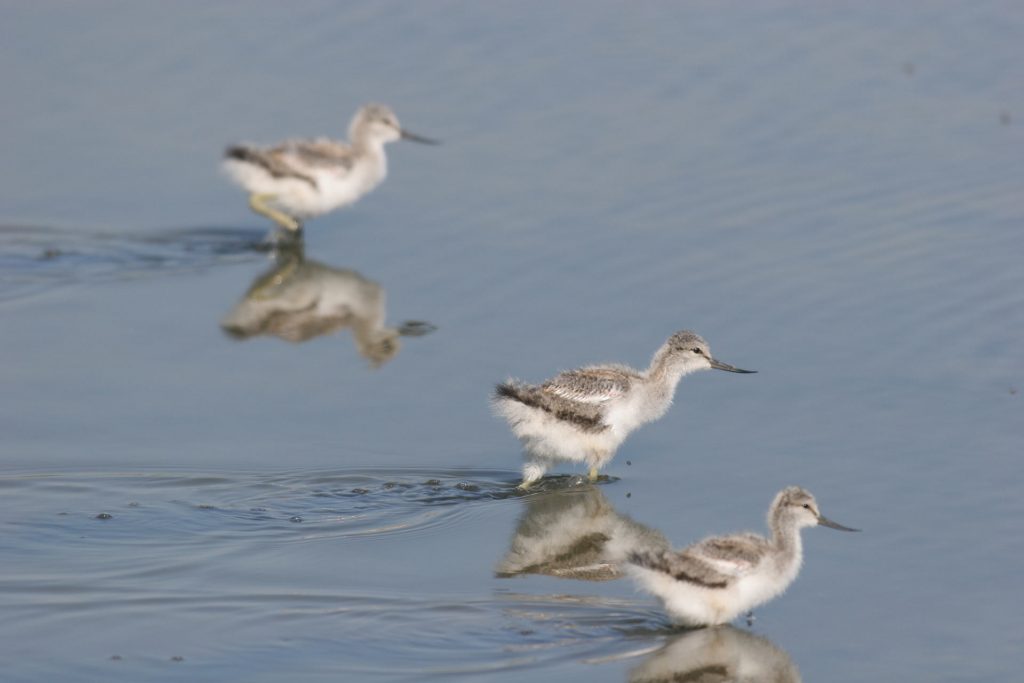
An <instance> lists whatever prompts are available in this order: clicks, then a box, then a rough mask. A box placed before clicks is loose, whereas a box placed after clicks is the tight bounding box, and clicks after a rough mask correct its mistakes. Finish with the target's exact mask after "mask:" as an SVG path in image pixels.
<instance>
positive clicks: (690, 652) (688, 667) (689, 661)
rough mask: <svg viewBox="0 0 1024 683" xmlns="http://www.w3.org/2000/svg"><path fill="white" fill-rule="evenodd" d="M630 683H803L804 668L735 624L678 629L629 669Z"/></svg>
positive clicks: (778, 649)
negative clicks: (663, 643) (677, 632)
mask: <svg viewBox="0 0 1024 683" xmlns="http://www.w3.org/2000/svg"><path fill="white" fill-rule="evenodd" d="M629 681H630V683H661V682H665V683H667V682H669V681H694V682H695V683H696V682H698V681H699V682H700V683H718V682H721V683H725V682H726V681H732V682H735V681H758V682H768V681H772V682H773V683H800V672H799V671H798V670H797V668H796V664H794V663H793V660H792V659H791V658H790V656H789V655H788V654H787V653H786V652H785V651H784V650H782V649H781V648H779V647H778V646H776V645H775V644H774V643H772V642H771V641H769V640H768V639H766V638H761V637H759V636H755V635H753V634H752V633H748V632H746V631H741V630H740V629H737V628H734V627H732V626H714V627H711V628H703V629H699V630H694V631H685V632H683V633H680V634H679V635H678V636H676V637H674V638H673V639H671V640H670V641H669V642H668V643H667V644H666V645H665V646H664V647H662V648H660V649H659V650H657V651H656V652H654V654H652V655H651V656H650V657H648V658H647V660H646V661H644V663H643V664H641V665H640V666H638V667H636V668H634V669H633V670H632V671H630V672H629Z"/></svg>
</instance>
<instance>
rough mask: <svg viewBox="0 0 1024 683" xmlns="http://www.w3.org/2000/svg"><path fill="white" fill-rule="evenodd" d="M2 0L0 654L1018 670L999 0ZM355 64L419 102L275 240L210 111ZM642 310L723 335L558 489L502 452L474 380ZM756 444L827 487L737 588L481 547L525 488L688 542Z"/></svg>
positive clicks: (1017, 234)
mask: <svg viewBox="0 0 1024 683" xmlns="http://www.w3.org/2000/svg"><path fill="white" fill-rule="evenodd" d="M2 13H3V21H2V22H0V82H2V83H3V84H4V92H5V97H4V106H3V107H0V143H2V148H0V149H2V152H3V153H2V154H0V319H2V323H0V349H2V350H3V355H2V360H0V384H2V386H3V388H4V391H2V392H0V434H2V435H3V437H2V439H0V558H2V559H3V562H2V569H0V661H2V662H3V672H4V673H3V676H2V677H3V679H4V680H11V681H41V680H61V681H92V680H100V679H102V680H126V681H127V680H153V681H160V680H181V679H183V678H187V679H189V680H197V681H199V680H211V681H213V680H216V681H224V680H243V679H244V680H255V681H262V680H266V681H271V680H275V681H276V680H282V679H286V678H287V679H289V680H321V679H322V680H350V679H369V680H425V679H426V680H449V679H453V678H459V679H463V680H489V681H514V680H523V679H526V678H529V679H530V680H536V681H548V680H551V681H554V680H559V681H561V680H566V679H567V678H569V679H576V678H583V677H586V678H587V679H588V680H594V681H606V680H607V681H621V680H630V679H632V680H666V679H668V678H670V677H671V676H672V675H677V676H681V675H684V674H685V672H688V671H690V672H692V671H693V670H695V669H700V668H701V667H707V666H715V665H717V664H716V663H715V662H711V661H709V660H708V657H710V654H709V653H712V652H714V653H726V654H728V656H729V657H731V658H732V661H745V662H751V663H753V664H757V665H761V666H769V665H770V666H774V667H776V668H777V669H780V670H784V671H785V672H788V673H786V674H785V675H786V676H789V679H792V676H793V675H794V674H795V672H796V671H799V674H798V675H800V676H802V677H803V679H805V680H832V681H847V680H849V681H854V680H865V679H871V678H880V677H883V676H884V677H886V678H893V679H902V680H928V681H936V680H941V681H961V680H968V679H969V680H978V681H1003V680H1008V679H1011V678H1012V677H1014V676H1016V675H1019V670H1020V668H1021V666H1022V665H1024V655H1022V652H1024V626H1022V625H1021V621H1020V612H1021V606H1022V605H1021V601H1020V600H1019V599H1017V598H1016V597H1015V596H1017V595H1018V594H1019V590H1018V583H1019V577H1020V576H1021V573H1022V572H1024V537H1022V536H1021V534H1020V526H1021V521H1022V520H1024V468H1022V464H1021V453H1022V446H1024V415H1022V410H1024V408H1022V406H1024V404H1022V402H1021V401H1022V397H1021V391H1022V390H1024V350H1022V345H1021V343H1020V340H1021V339H1022V338H1024V268H1022V267H1021V264H1020V261H1021V255H1022V254H1024V233H1022V232H1021V226H1022V224H1024V199H1022V198H1024V194H1022V192H1021V188H1022V181H1024V156H1022V155H1021V153H1020V151H1021V148H1022V143H1024V88H1022V87H1021V86H1022V85H1024V82H1022V79H1021V71H1020V67H1019V63H1020V44H1021V36H1022V34H1024V11H1022V10H1021V8H1020V6H1019V4H1018V3H1013V2H1005V1H1004V2H971V3H967V2H939V3H934V2H933V3H924V2H909V3H898V4H893V3H881V2H876V3H858V4H857V5H856V6H848V7H831V6H828V7H826V6H812V5H810V4H790V3H761V4H758V5H757V6H756V7H750V6H748V5H747V4H744V3H685V4H684V3H671V4H670V3H652V4H638V5H630V6H628V7H625V6H621V5H618V4H614V3H564V4H557V5H554V6H552V5H551V4H550V3H510V4H507V5H500V6H497V5H492V4H490V3H487V4H484V3H459V2H448V3H441V2H432V3H416V4H408V3H384V2H372V3H371V2H366V3H346V4H345V5H344V6H339V5H338V4H337V3H331V2H322V3H314V2H309V3H302V4H301V5H299V6H297V7H285V6H283V5H281V6H279V5H278V4H276V3H255V4H254V3H242V2H237V3H218V4H216V5H215V6H211V5H208V4H205V3H114V2H110V3H105V2H96V3H88V4H82V5H74V4H66V3H32V4H14V3H10V4H7V5H6V6H4V8H3V10H2ZM367 101H382V102H386V103H388V104H390V105H392V106H393V107H394V109H395V110H396V112H397V113H398V115H399V116H400V117H401V119H402V122H403V124H404V125H406V126H407V127H408V128H410V129H412V130H414V131H417V132H420V133H422V134H424V135H430V136H435V137H438V138H441V139H443V140H444V141H445V144H444V145H443V146H441V147H437V148H427V147H420V146H416V145H402V144H396V145H393V146H391V147H389V160H390V164H391V173H390V176H389V178H388V180H387V182H386V183H385V184H384V185H382V186H381V187H380V188H379V189H378V190H377V191H376V192H374V193H373V194H372V195H370V196H368V197H366V198H365V199H364V200H362V201H361V202H359V203H358V204H357V205H355V206H354V207H351V208H349V209H347V210H345V211H342V212H338V213H335V214H333V215H330V216H326V217H323V218H320V219H317V220H315V221H312V222H310V224H309V225H308V226H307V230H306V233H307V239H306V245H305V256H306V261H305V263H306V264H308V263H310V262H313V263H314V264H315V266H316V267H315V268H313V269H307V268H305V267H304V269H303V270H302V271H301V272H302V276H301V278H296V279H286V280H285V282H284V284H283V285H275V284H273V278H274V274H275V273H277V272H278V269H280V268H290V267H291V266H290V264H289V263H288V262H287V260H286V259H282V258H280V257H279V258H278V259H277V260H276V261H275V260H274V257H273V255H272V254H271V253H269V252H268V251H267V250H266V248H265V247H263V246H261V240H262V237H263V236H264V235H265V234H266V230H267V226H266V225H264V223H263V222H261V220H260V219H259V218H258V217H256V216H253V215H251V214H250V213H249V212H248V210H247V207H246V204H245V198H244V196H243V195H241V194H240V193H239V192H238V191H237V190H235V189H234V188H233V187H231V186H230V185H229V184H228V183H227V182H226V181H224V180H223V179H222V178H221V177H219V174H218V171H217V163H218V157H219V154H220V152H221V150H222V148H223V147H224V145H225V144H227V143H230V142H235V141H239V140H253V141H263V142H269V141H273V140H275V139H278V138H281V137H284V136H287V135H309V136H313V135H324V134H330V135H337V136H341V135H343V134H344V130H345V127H346V125H347V122H348V119H349V117H350V116H351V114H352V112H353V111H354V110H355V109H356V108H357V107H358V106H359V105H360V104H362V103H364V102H367ZM268 283H270V284H268ZM254 294H255V296H253V295H254ZM357 294H358V296H357ZM332 297H333V298H332ZM268 301H270V302H272V303H275V305H276V306H277V308H273V307H271V308H273V310H272V311H270V312H269V313H268V312H267V308H268V306H269V304H268ZM310 301H320V302H330V301H334V302H335V303H338V302H340V303H338V305H339V306H342V307H344V306H351V305H353V304H352V303H351V302H353V301H357V302H359V303H360V304H361V305H363V306H364V308H365V310H364V311H363V313H361V314H360V315H356V316H355V317H349V318H344V319H335V320H333V321H328V322H323V320H319V321H314V320H311V319H309V318H308V317H302V314H301V310H302V309H303V306H307V307H308V304H309V302H310ZM254 302H255V303H254ZM304 302H305V303H304ZM367 302H370V303H367ZM243 305H246V306H249V309H247V310H248V311H249V312H250V313H252V311H253V310H254V308H253V307H258V308H259V311H258V313H259V315H257V316H256V318H258V320H259V322H260V324H259V325H256V327H254V328H253V330H255V331H254V332H253V333H252V334H249V333H245V334H241V333H239V331H238V329H236V328H234V327H232V324H231V323H230V321H232V320H235V318H233V317H232V315H233V314H237V312H238V310H239V307H240V306H243ZM345 310H348V309H347V308H346V309H345ZM360 310H363V309H360ZM296 316H298V317H296ZM252 319H255V318H247V320H252ZM367 321H369V322H367ZM226 328H227V329H226ZM680 328H690V329H694V330H697V331H698V332H700V333H701V334H702V335H703V336H704V337H705V338H707V340H708V341H709V342H710V344H711V346H712V349H713V351H714V352H715V355H716V356H718V357H720V358H722V359H723V360H725V361H727V362H729V363H734V364H736V365H739V366H740V367H750V368H754V369H757V370H759V371H760V372H759V374H757V375H751V376H738V375H727V374H726V373H702V374H698V375H696V376H692V377H688V378H687V379H686V380H684V383H683V384H682V385H681V387H680V391H679V393H678V395H677V398H676V405H675V406H674V407H673V408H672V410H671V411H670V412H669V414H668V415H667V416H666V417H665V418H664V419H662V420H661V421H659V422H657V423H655V424H653V425H650V426H648V427H646V428H644V429H643V430H641V431H639V432H637V433H636V434H634V435H633V436H631V437H630V439H629V440H628V441H627V442H626V444H625V445H624V446H623V448H622V449H621V451H620V453H619V455H618V456H617V458H616V459H615V460H614V461H613V462H612V464H611V466H610V467H609V469H608V474H609V475H611V479H610V480H609V481H606V482H604V483H602V484H601V485H600V486H598V487H597V488H591V487H586V486H580V485H578V484H577V483H576V482H575V480H572V479H568V478H561V479H556V480H554V481H553V482H552V483H551V484H550V486H548V487H546V489H544V490H541V491H538V492H537V493H534V494H531V495H530V496H527V497H522V496H518V495H515V493H514V491H513V486H514V484H515V481H516V476H517V471H518V467H519V464H520V460H519V454H518V444H517V443H516V442H515V440H514V439H513V438H512V436H511V435H510V434H509V433H508V430H507V428H506V427H505V425H504V424H502V423H501V422H500V421H499V420H497V419H495V418H494V417H493V416H492V415H491V414H490V409H489V406H488V403H487V397H488V394H489V392H490V390H491V387H492V386H493V383H494V382H495V381H498V380H501V379H503V378H505V377H507V376H509V375H514V376H519V377H522V378H524V379H527V380H534V381H536V380H542V379H544V378H545V377H548V376H550V375H551V374H553V373H554V372H555V371H557V370H559V369H564V368H567V367H572V366H575V365H580V364H585V363H592V362H600V361H608V360H615V361H621V362H627V363H631V364H634V365H644V364H646V362H647V361H648V359H649V357H650V355H651V354H652V353H653V351H654V350H655V349H656V348H657V346H658V345H659V344H660V343H661V342H663V341H664V339H665V338H666V337H667V336H668V335H669V334H670V333H671V332H673V331H675V330H676V329H680ZM247 329H248V328H247ZM228 332H231V334H229V333H228ZM381 335H383V337H382V336H381ZM307 337H308V338H307ZM384 337H386V339H385V341H380V340H381V339H382V338H384ZM300 338H301V339H304V340H300ZM562 473H564V474H573V471H572V469H571V468H563V470H562ZM576 474H578V472H576ZM791 483H799V484H801V485H803V486H806V487H807V488H809V489H811V490H812V491H814V493H815V494H816V495H817V497H818V500H819V501H820V502H821V504H822V508H823V511H824V512H825V514H826V515H828V516H830V517H833V518H834V519H837V520H839V521H841V522H843V523H845V524H849V525H852V526H856V527H859V528H863V529H864V530H865V531H864V533H862V534H858V535H846V534H838V533H833V532H830V531H828V530H824V529H811V530H808V531H807V532H806V533H805V542H806V550H807V561H806V564H805V567H804V569H803V571H802V573H801V575H800V577H799V579H798V580H797V582H796V583H795V584H794V586H793V587H792V588H791V589H790V590H789V591H788V592H787V594H786V595H785V596H783V597H782V598H780V599H778V600H776V601H775V602H773V603H771V604H769V605H767V606H765V607H763V608H761V609H759V610H758V611H757V614H756V617H757V618H756V621H755V622H754V624H753V626H751V627H748V626H747V625H746V624H743V623H740V624H736V628H734V629H720V630H715V631H707V632H698V633H697V634H685V633H684V634H680V633H678V632H675V631H673V630H672V629H670V628H669V624H668V622H667V620H666V618H665V617H664V615H663V613H662V611H661V609H660V607H659V606H658V604H657V603H656V602H655V601H654V600H653V599H652V598H650V597H649V596H647V595H645V594H642V593H638V592H637V591H636V590H635V589H634V587H633V586H632V585H631V584H630V583H629V582H628V581H627V580H610V581H601V582H592V581H583V580H572V579H565V578H556V577H553V576H550V575H547V574H544V573H529V574H526V575H523V576H515V577H511V578H508V577H505V576H503V575H501V572H498V574H496V568H498V567H499V565H500V563H501V562H502V560H503V558H506V556H507V555H508V553H509V551H510V548H513V547H517V546H516V543H517V540H516V539H517V538H519V535H518V532H517V530H520V529H522V528H524V525H526V526H525V528H531V529H534V528H535V529H541V530H550V533H552V534H555V533H556V532H557V533H560V534H567V535H568V536H569V537H572V534H573V533H574V532H573V530H574V529H577V528H578V527H579V524H580V522H579V520H580V519H587V520H590V521H589V522H587V523H588V524H591V523H592V524H598V523H605V522H606V521H607V520H618V519H621V518H627V519H629V520H632V521H633V522H635V523H636V524H638V525H643V527H645V528H648V527H649V528H651V529H654V530H657V531H659V532H661V533H662V534H664V536H665V537H666V538H667V539H668V540H669V541H671V542H672V543H674V544H676V545H684V544H686V543H688V542H691V541H694V540H697V539H699V538H700V537H702V536H705V535H707V534H710V533H721V532H728V531H733V530H740V529H744V528H751V529H760V528H761V519H762V518H763V516H764V512H765V509H766V507H767V505H768V503H769V502H770V500H771V498H772V496H773V494H774V493H775V492H776V491H777V490H778V489H779V488H781V487H782V486H784V485H787V484H791ZM560 496H567V498H565V499H564V500H563V499H562V498H560ZM577 501H583V502H582V503H579V504H577ZM535 510H542V511H544V513H543V515H541V516H537V517H534V516H533V515H534V511H535ZM563 510H564V512H563ZM581 511H582V512H581ZM106 515H109V516H110V517H109V518H98V516H106ZM531 520H532V521H531ZM608 523H611V522H608ZM570 540H571V538H570ZM723 656H724V655H723ZM659 676H660V678H659ZM783 679H784V680H786V678H785V676H784V677H783Z"/></svg>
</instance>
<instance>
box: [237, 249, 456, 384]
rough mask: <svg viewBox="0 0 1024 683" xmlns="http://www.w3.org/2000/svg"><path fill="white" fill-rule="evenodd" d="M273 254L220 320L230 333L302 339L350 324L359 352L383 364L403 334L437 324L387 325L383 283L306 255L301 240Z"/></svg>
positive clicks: (423, 331) (430, 329) (422, 331)
mask: <svg viewBox="0 0 1024 683" xmlns="http://www.w3.org/2000/svg"><path fill="white" fill-rule="evenodd" d="M274 258H275V265H274V267H273V268H272V269H271V270H270V271H269V272H267V273H264V274H263V275H260V276H259V277H257V278H256V279H255V280H254V281H253V283H252V286H250V287H249V290H248V291H247V292H246V293H245V297H244V298H243V299H242V300H241V301H240V302H239V303H238V305H236V306H235V307H234V308H233V309H232V310H231V311H230V312H229V313H228V314H227V315H226V316H225V317H224V319H223V320H222V321H221V328H222V329H223V330H224V331H225V332H226V333H227V334H228V335H230V336H231V337H233V338H235V339H240V340H242V339H249V338H250V337H257V336H260V335H270V336H274V337H280V338H281V339H284V340H285V341H290V342H296V343H298V342H304V341H307V340H309V339H312V338H314V337H319V336H320V335H324V334H331V333H333V332H337V331H338V330H341V329H344V328H346V327H348V328H351V330H352V339H353V341H354V342H355V345H356V350H357V351H358V352H359V355H361V356H362V357H363V358H366V359H367V360H368V361H370V364H371V365H372V366H373V367H380V366H381V365H383V364H384V363H387V362H388V361H389V360H391V359H392V358H394V357H395V355H397V354H398V352H399V350H400V349H401V342H400V340H399V338H400V337H420V336H423V335H425V334H429V333H430V332H433V331H434V330H435V329H436V328H435V327H434V326H433V325H431V324H430V323H426V322H421V321H407V322H405V323H402V324H401V325H399V326H398V327H388V326H387V325H386V324H385V318H386V315H387V310H386V305H385V304H386V301H385V292H384V288H383V287H381V286H380V285H379V284H377V283H376V282H374V281H373V280H369V279H367V278H365V277H363V276H362V275H360V274H359V273H357V272H356V271H354V270H349V269H346V268H334V267H331V266H328V265H324V264H322V263H317V262H316V261H312V260H309V259H307V258H305V253H304V250H303V247H302V243H301V242H297V243H292V244H287V245H285V246H283V247H282V246H280V245H279V247H278V249H277V251H276V252H275V255H274Z"/></svg>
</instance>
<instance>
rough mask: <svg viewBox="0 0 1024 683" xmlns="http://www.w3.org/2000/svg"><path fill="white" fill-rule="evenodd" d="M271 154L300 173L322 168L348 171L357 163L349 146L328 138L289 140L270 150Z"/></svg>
mask: <svg viewBox="0 0 1024 683" xmlns="http://www.w3.org/2000/svg"><path fill="white" fill-rule="evenodd" d="M269 154H271V155H273V156H274V157H275V158H276V159H277V160H278V161H280V162H281V163H284V164H287V165H288V166H290V167H292V168H293V169H295V170H298V171H302V170H303V169H321V168H330V169H335V170H344V171H348V170H351V168H352V166H353V164H354V163H355V159H354V156H355V155H354V153H353V151H352V148H351V147H350V146H349V145H348V144H346V143H344V142H338V141H336V140H330V139H328V138H317V139H315V140H287V141H285V142H283V143H281V144H280V145H278V146H277V147H274V148H273V149H271V150H269Z"/></svg>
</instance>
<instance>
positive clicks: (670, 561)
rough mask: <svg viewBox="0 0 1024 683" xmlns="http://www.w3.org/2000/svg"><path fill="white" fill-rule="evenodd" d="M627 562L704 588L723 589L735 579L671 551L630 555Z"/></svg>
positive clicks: (650, 551)
mask: <svg viewBox="0 0 1024 683" xmlns="http://www.w3.org/2000/svg"><path fill="white" fill-rule="evenodd" d="M629 562H630V563H631V564H634V565H636V566H638V567H643V568H644V569H650V570H651V571H656V572H660V573H662V574H665V575H666V576H670V577H672V578H673V579H675V580H676V581H684V582H686V583H692V584H695V585H697V586H702V587H704V588H725V587H726V586H728V585H729V583H730V582H731V581H732V580H733V579H734V578H736V577H735V576H733V575H731V574H728V573H725V572H721V571H719V570H718V569H717V568H716V567H714V566H712V565H711V564H709V563H707V562H704V561H703V560H701V558H699V557H694V556H692V555H690V554H689V553H687V552H686V551H685V550H684V551H683V552H675V551H672V550H662V551H658V550H649V551H636V552H633V553H630V555H629Z"/></svg>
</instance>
